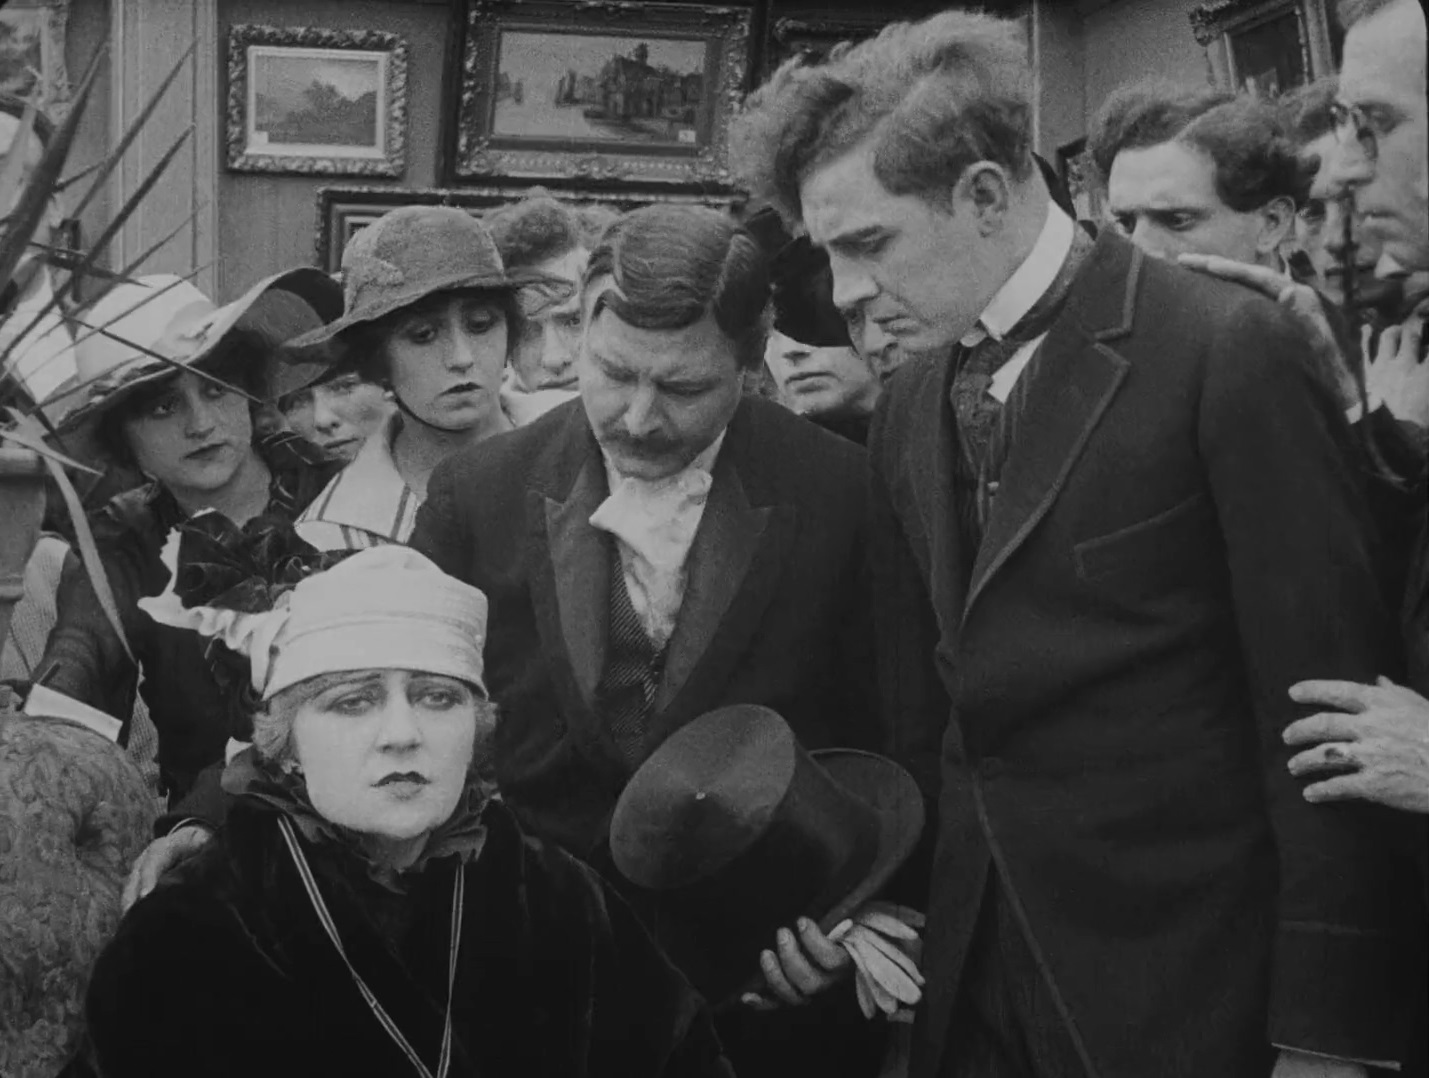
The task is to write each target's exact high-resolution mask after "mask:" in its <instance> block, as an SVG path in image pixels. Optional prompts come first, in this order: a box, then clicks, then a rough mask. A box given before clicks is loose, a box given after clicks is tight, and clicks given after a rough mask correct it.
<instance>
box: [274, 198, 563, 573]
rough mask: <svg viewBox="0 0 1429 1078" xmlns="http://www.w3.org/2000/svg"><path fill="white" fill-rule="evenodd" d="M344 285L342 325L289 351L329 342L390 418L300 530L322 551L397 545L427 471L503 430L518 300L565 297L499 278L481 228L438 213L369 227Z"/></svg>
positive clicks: (454, 213) (524, 274)
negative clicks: (377, 390) (375, 392)
mask: <svg viewBox="0 0 1429 1078" xmlns="http://www.w3.org/2000/svg"><path fill="white" fill-rule="evenodd" d="M342 273H343V286H344V292H345V296H344V299H345V307H346V309H345V312H344V314H343V316H342V317H341V318H339V319H337V320H336V321H334V322H333V323H331V324H330V325H328V326H325V327H323V328H322V329H321V330H318V331H316V332H314V333H310V334H308V335H306V336H305V337H303V338H302V339H301V340H299V341H296V342H294V343H295V344H296V345H299V346H308V345H314V344H318V343H321V342H325V341H336V342H337V343H339V344H340V345H341V346H342V348H343V351H344V352H345V353H346V354H347V355H349V356H351V357H352V360H353V362H354V363H355V364H356V369H357V370H358V371H359V372H360V373H361V374H362V376H363V377H365V378H367V379H368V380H370V381H372V382H376V383H378V384H380V385H384V386H386V388H387V390H388V392H389V394H390V395H391V397H392V399H393V401H394V402H395V403H396V405H397V411H396V412H395V413H394V414H393V415H392V416H391V417H390V418H389V419H388V421H387V423H386V424H385V425H384V426H383V427H381V428H379V430H378V431H377V432H376V433H375V434H373V435H372V436H371V437H369V438H368V440H367V442H366V443H364V445H363V446H362V448H361V449H360V450H359V451H358V453H357V456H356V457H355V458H354V459H353V461H352V463H351V464H349V465H348V466H347V468H346V469H344V470H343V472H342V473H341V474H340V475H339V476H337V477H336V478H335V479H334V480H333V481H332V483H331V484H330V485H329V486H328V488H327V489H326V490H324V491H323V492H322V494H321V495H319V496H318V498H317V499H316V500H315V501H314V502H313V504H312V506H311V507H310V508H309V509H308V511H307V512H306V513H304V514H303V516H302V517H301V518H300V521H299V529H298V530H299V532H300V534H301V535H302V536H303V538H304V539H305V540H307V541H308V542H310V543H312V544H313V545H314V546H317V547H320V548H321V549H324V550H337V549H360V548H363V547H369V546H375V545H378V544H382V543H405V542H406V541H407V538H408V536H410V535H411V533H412V527H413V525H414V524H415V523H416V517H417V509H418V507H419V506H420V505H421V504H422V501H423V499H424V498H425V497H426V493H427V480H428V478H429V477H430V476H431V474H432V470H433V469H434V468H435V467H436V466H437V465H438V464H439V463H441V461H442V460H444V459H445V458H446V457H447V456H449V455H450V454H451V453H453V452H455V451H456V450H457V449H460V448H461V447H463V446H466V445H471V444H473V443H475V442H480V441H482V440H484V439H486V438H489V437H491V436H492V435H494V434H500V433H502V432H504V431H508V430H511V429H512V427H513V426H514V424H513V423H512V421H511V419H510V418H509V417H508V416H507V415H506V413H505V411H503V409H502V403H501V396H500V390H501V381H502V375H503V372H504V370H505V367H506V361H507V357H508V354H509V353H510V352H511V350H512V349H514V348H515V347H516V345H517V342H518V341H519V339H520V332H519V328H520V321H521V312H520V309H519V306H518V303H517V297H518V294H521V293H523V292H525V293H526V294H527V295H529V294H531V293H532V292H533V291H541V290H543V289H549V290H551V291H552V292H558V291H559V290H561V289H562V288H563V287H568V286H563V283H562V282H560V281H559V280H558V279H556V278H552V277H549V276H547V275H545V274H541V273H538V272H535V271H533V270H517V271H513V272H507V271H506V269H505V268H504V267H503V265H502V262H501V255H500V254H499V253H498V251H497V249H496V245H495V243H494V242H493V241H492V238H491V235H490V233H489V232H488V231H487V229H486V227H485V226H484V225H483V224H482V223H481V222H480V221H478V220H476V219H475V218H474V217H472V216H471V215H470V214H467V213H465V212H463V211H461V210H457V209H452V208H450V207H444V206H407V207H403V208H402V209H397V210H393V211H392V212H391V213H388V214H385V215H383V216H382V217H380V218H378V219H377V220H376V221H374V222H373V223H372V224H370V225H368V226H367V227H366V228H364V229H363V230H362V231H361V232H359V233H358V234H357V235H356V236H354V237H353V239H352V241H351V242H350V243H349V244H348V245H347V250H346V251H344V252H343V256H342Z"/></svg>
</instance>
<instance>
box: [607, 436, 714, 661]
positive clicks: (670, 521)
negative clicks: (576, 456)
mask: <svg viewBox="0 0 1429 1078" xmlns="http://www.w3.org/2000/svg"><path fill="white" fill-rule="evenodd" d="M723 443H724V435H723V434H721V435H720V436H719V437H718V438H716V439H715V440H714V441H713V442H711V443H710V445H709V447H708V448H707V449H706V450H705V451H704V452H703V453H701V454H700V455H699V456H698V457H696V458H695V459H694V460H693V461H691V462H690V464H689V465H688V466H687V467H686V468H685V469H684V470H683V471H681V472H679V473H678V474H676V475H672V476H670V477H668V478H666V479H660V480H655V481H653V482H652V481H650V480H646V479H635V478H631V477H629V476H622V475H620V474H619V473H618V472H616V470H615V467H614V465H612V464H611V461H610V458H609V457H606V458H605V473H606V477H607V479H608V481H609V484H610V496H609V497H607V498H606V499H605V501H603V502H601V503H600V507H599V508H598V509H597V510H596V511H595V512H594V513H592V514H591V517H590V523H591V526H592V527H594V528H599V529H600V530H601V531H605V532H609V533H610V534H611V535H613V536H615V538H616V541H617V544H618V546H619V550H620V564H621V567H622V568H623V569H624V571H625V587H626V590H627V591H628V592H629V593H630V604H631V606H633V607H634V608H635V613H636V615H637V616H638V617H639V618H640V624H641V625H642V626H644V629H645V633H646V635H647V636H649V637H650V640H651V642H652V643H654V645H655V646H656V647H657V648H663V647H664V646H665V645H666V644H667V643H669V640H670V637H671V636H672V635H673V634H674V632H675V623H676V621H677V620H678V619H679V617H680V606H681V604H682V603H683V602H684V599H685V579H686V572H685V568H686V562H687V561H688V560H689V555H690V547H691V546H692V545H693V543H694V541H695V533H696V532H697V531H699V527H700V521H701V520H702V519H703V518H704V514H705V503H706V501H708V499H709V493H710V486H711V484H712V482H713V480H712V478H711V475H710V472H711V470H712V469H713V467H714V462H715V458H716V457H717V456H718V455H719V449H720V446H721V445H722V444H723ZM615 583H616V582H615V581H612V582H611V584H612V586H613V585H614V584H615Z"/></svg>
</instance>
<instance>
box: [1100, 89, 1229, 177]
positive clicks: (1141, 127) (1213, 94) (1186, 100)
mask: <svg viewBox="0 0 1429 1078" xmlns="http://www.w3.org/2000/svg"><path fill="white" fill-rule="evenodd" d="M1231 100H1232V95H1231V94H1229V93H1227V92H1226V91H1224V90H1210V89H1204V88H1200V89H1198V88H1191V87H1186V86H1181V85H1178V84H1176V83H1174V82H1167V81H1165V80H1163V79H1141V80H1139V81H1137V82H1131V83H1127V84H1126V85H1124V86H1118V87H1117V88H1116V89H1115V90H1113V91H1112V92H1111V93H1110V94H1108V95H1107V99H1106V100H1105V101H1104V102H1102V107H1101V108H1100V109H1099V110H1098V111H1097V115H1096V118H1095V119H1093V121H1092V129H1091V133H1090V134H1089V135H1088V137H1087V151H1088V152H1089V153H1090V154H1091V158H1092V163H1093V164H1094V165H1096V169H1097V172H1098V173H1099V174H1100V176H1101V180H1102V182H1103V183H1106V182H1107V181H1108V180H1109V179H1110V178H1111V166H1112V162H1113V161H1115V160H1116V155H1117V154H1119V153H1121V152H1122V151H1123V150H1144V149H1146V148H1147V147H1148V146H1160V145H1161V144H1162V143H1164V142H1170V141H1171V140H1172V139H1174V138H1175V137H1176V136H1177V135H1179V134H1180V133H1181V132H1182V131H1183V130H1185V128H1186V125H1187V124H1189V123H1190V122H1191V121H1192V120H1194V119H1195V118H1196V117H1197V116H1200V115H1202V114H1203V113H1205V112H1208V111H1209V110H1211V109H1213V108H1215V107H1216V106H1217V105H1224V104H1226V103H1227V102H1229V101H1231Z"/></svg>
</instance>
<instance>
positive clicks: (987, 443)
mask: <svg viewBox="0 0 1429 1078" xmlns="http://www.w3.org/2000/svg"><path fill="white" fill-rule="evenodd" d="M1091 249H1092V240H1091V239H1090V237H1088V236H1087V234H1086V233H1085V232H1083V231H1082V230H1081V229H1080V228H1078V229H1077V230H1076V232H1075V233H1074V234H1073V238H1072V246H1071V249H1070V250H1069V251H1068V252H1067V257H1066V259H1065V260H1064V261H1063V263H1062V268H1061V269H1060V270H1059V271H1058V273H1057V276H1056V277H1055V278H1054V279H1053V281H1052V284H1051V285H1050V286H1049V287H1048V288H1047V291H1046V292H1044V293H1043V294H1042V296H1041V297H1040V298H1039V299H1038V300H1037V302H1036V303H1034V304H1033V305H1032V308H1031V310H1029V311H1028V312H1027V313H1026V314H1025V315H1023V316H1022V318H1021V319H1020V320H1019V321H1018V322H1017V324H1016V325H1014V326H1013V327H1012V328H1011V329H1010V330H1008V332H1007V334H1006V335H1005V336H1004V337H1003V338H1002V339H1001V340H997V339H994V338H993V337H992V335H991V334H988V335H987V336H985V337H984V338H983V339H982V340H980V341H978V342H977V343H976V344H974V345H970V346H966V347H965V346H962V345H959V346H958V348H957V350H956V351H955V353H954V356H953V362H954V363H956V364H957V370H956V372H955V373H954V375H953V383H952V386H951V388H950V390H949V393H948V397H949V403H950V404H951V406H952V409H953V415H954V417H955V418H956V420H957V429H958V442H959V445H960V447H961V449H962V454H963V462H962V463H963V466H964V478H965V480H966V481H967V489H966V490H965V491H964V495H965V496H964V497H962V498H961V501H962V504H963V511H962V514H961V515H962V517H963V525H964V530H965V532H966V534H967V536H968V538H969V539H970V540H972V542H973V545H974V548H975V547H976V546H977V545H980V544H981V542H982V533H983V529H984V527H986V525H987V518H988V515H989V514H990V513H991V511H992V500H993V497H994V495H995V494H996V491H997V486H998V481H999V478H1000V476H1001V473H1002V464H1003V462H1004V461H1005V460H1006V458H1007V454H1008V452H1009V451H1010V449H1011V446H1012V439H1013V435H1014V433H1015V427H1016V420H1017V413H1018V411H1019V409H1020V406H1021V403H1022V402H1023V401H1025V400H1026V397H1027V389H1028V386H1029V385H1030V384H1031V383H1032V381H1033V379H1034V378H1035V377H1036V374H1037V361H1036V357H1035V356H1034V357H1033V360H1032V362H1031V363H1029V364H1028V366H1027V369H1025V370H1024V371H1023V372H1022V376H1021V378H1019V379H1018V382H1017V386H1016V387H1015V389H1014V392H1013V394H1012V396H1011V397H1010V398H1009V399H1008V407H1007V408H1006V409H1004V407H1003V404H1002V402H1001V401H999V400H998V399H997V398H996V397H994V396H993V395H992V394H991V393H990V392H988V389H989V387H990V386H991V384H992V376H993V375H994V374H996V373H997V372H998V371H999V370H1000V369H1001V368H1002V367H1003V366H1004V365H1005V364H1006V363H1007V362H1008V361H1009V360H1010V359H1012V357H1013V356H1014V355H1015V354H1016V353H1017V351H1018V349H1020V348H1021V347H1022V346H1023V345H1025V344H1027V343H1028V342H1030V341H1034V340H1036V339H1037V338H1038V337H1040V336H1042V335H1043V334H1045V333H1046V332H1047V331H1048V330H1049V329H1050V328H1051V326H1052V323H1053V322H1055V321H1056V319H1057V316H1058V315H1059V314H1061V313H1062V308H1063V307H1064V306H1065V305H1066V301H1067V295H1068V293H1070V292H1071V289H1072V284H1073V282H1074V281H1075V280H1076V276H1077V272H1078V271H1079V270H1080V269H1081V267H1082V263H1083V262H1085V261H1086V258H1087V256H1088V255H1089V254H1090V253H1091Z"/></svg>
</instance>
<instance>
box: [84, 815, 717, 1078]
mask: <svg viewBox="0 0 1429 1078" xmlns="http://www.w3.org/2000/svg"><path fill="white" fill-rule="evenodd" d="M482 820H483V822H484V823H485V825H486V829H487V836H486V841H485V845H484V846H483V848H482V850H481V852H480V854H479V855H478V856H477V857H476V859H475V860H473V861H471V862H469V863H467V864H466V865H465V866H462V865H461V864H460V862H459V861H458V860H457V858H455V857H447V858H438V859H435V860H433V861H432V862H430V863H429V864H427V865H426V866H423V867H422V868H421V869H420V870H419V871H417V872H415V873H413V877H412V878H411V879H410V880H408V881H407V884H406V886H407V897H408V901H409V902H410V908H408V909H407V910H406V911H405V915H404V916H403V917H402V918H401V919H400V922H399V923H400V924H401V925H402V928H401V929H400V930H398V931H396V932H393V931H392V930H391V929H390V928H384V927H383V919H382V918H378V917H375V916H373V915H372V914H373V910H374V909H375V908H377V903H378V902H381V903H387V904H390V902H391V901H392V899H391V898H390V897H388V896H386V895H385V894H384V895H383V896H382V897H380V898H379V899H377V900H374V899H373V897H372V896H373V894H374V891H373V889H374V888H380V887H381V886H382V885H380V884H378V883H376V882H375V881H373V880H371V879H370V878H368V877H367V874H366V871H365V866H364V865H363V864H362V863H361V862H359V861H358V860H357V858H356V857H355V856H354V855H353V854H352V853H351V852H350V851H349V850H348V849H346V848H345V847H340V846H336V845H335V844H322V843H319V844H317V845H316V846H314V845H311V844H309V843H307V842H306V841H304V842H303V845H304V849H305V853H306V854H307V856H308V859H309V862H310V863H311V864H312V866H313V870H314V874H315V875H316V877H317V879H318V885H319V888H320V890H321V891H322V893H323V898H324V900H325V902H326V903H327V905H328V908H329V909H330V910H331V911H332V915H333V919H334V921H335V922H336V924H337V927H338V932H339V934H340V936H341V938H342V940H343V946H344V948H345V949H346V951H347V953H348V955H349V957H350V958H351V959H352V961H353V964H354V966H355V967H356V968H357V969H358V971H359V972H360V973H361V975H362V977H363V979H364V980H365V981H366V982H367V984H368V986H369V987H370V988H371V990H372V992H373V994H374V995H375V996H376V997H377V999H378V1000H379V1002H381V1004H382V1005H383V1007H384V1008H385V1009H386V1010H387V1012H388V1014H389V1015H391V1017H392V1019H393V1021H394V1022H395V1023H396V1024H397V1026H398V1028H399V1029H401V1031H402V1033H403V1035H404V1036H406V1038H407V1039H408V1041H409V1042H410V1043H411V1044H412V1046H413V1048H414V1049H415V1051H416V1052H417V1054H418V1055H419V1056H420V1057H421V1058H422V1060H423V1061H424V1062H425V1063H426V1065H427V1067H428V1069H429V1070H430V1071H431V1072H432V1073H434V1074H435V1073H436V1068H437V1057H438V1054H439V1051H440V1045H441V1040H442V1023H443V1016H444V1013H445V1005H446V1000H447V962H448V953H449V939H450V923H451V902H452V893H453V892H452V885H453V881H454V873H455V872H456V871H464V872H465V873H466V900H465V906H464V908H463V917H464V924H463V929H462V937H461V948H460V953H459V962H458V969H457V974H456V982H455V989H454V991H453V1005H452V1025H453V1052H452V1065H451V1070H450V1075H451V1078H475V1076H477V1075H480V1076H482V1078H608V1076H610V1078H613V1076H616V1075H619V1076H621V1078H657V1076H659V1078H732V1074H733V1072H732V1071H731V1069H730V1067H729V1064H728V1063H727V1062H726V1061H725V1059H724V1057H723V1054H722V1052H721V1050H720V1047H719V1042H718V1039H717V1038H716V1037H715V1035H714V1032H713V1030H712V1028H711V1024H710V1018H709V1014H708V1011H707V1009H706V1007H705V1005H704V1003H703V1001H702V1000H701V999H700V998H699V996H698V995H697V994H696V993H695V992H694V990H693V989H691V988H690V986H689V984H688V983H687V982H686V981H685V980H684V978H683V977H681V976H680V974H679V973H678V972H676V971H675V970H674V968H673V967H671V966H670V965H669V963H668V962H667V961H666V960H665V958H664V957H663V955H661V953H660V952H659V951H658V950H657V949H656V947H655V945H654V944H653V943H652V942H651V941H650V938H649V936H648V935H647V934H646V933H645V931H644V929H642V928H641V926H640V924H639V922H638V921H637V920H636V919H635V917H634V916H633V914H632V913H631V912H630V911H629V909H628V908H627V907H626V906H625V904H624V903H623V902H622V901H621V900H620V899H619V898H618V897H616V896H614V895H612V894H611V893H610V892H609V890H608V889H607V887H606V886H605V885H604V884H602V883H601V881H600V880H599V879H598V878H597V877H596V876H595V874H594V873H592V872H591V871H590V870H589V869H587V868H585V867H584V866H582V865H580V864H579V863H578V862H576V861H575V860H573V859H572V858H570V857H569V856H567V855H566V854H564V853H562V852H561V851H559V850H557V849H555V848H553V847H551V846H548V845H546V844H544V843H542V842H539V841H537V840H534V839H530V838H527V837H525V836H523V835H522V834H521V832H520V829H519V827H518V826H517V824H516V822H515V820H514V819H513V818H512V816H511V814H510V813H509V812H508V811H507V810H506V809H505V808H504V807H503V806H502V805H501V804H500V803H499V802H493V803H491V804H488V805H487V806H486V809H485V810H484V812H483V816H482ZM200 857H201V861H200V863H199V864H198V865H197V866H194V867H193V868H191V869H189V870H187V871H185V872H184V873H183V874H182V875H181V877H180V879H178V880H177V881H174V882H167V883H165V884H164V885H161V886H160V887H159V888H157V889H156V890H155V891H153V892H152V893H151V894H150V895H149V896H148V897H146V898H145V899H143V900H142V901H141V902H139V903H138V904H137V905H136V906H135V907H134V908H133V910H131V911H130V913H129V914H128V915H127V916H126V917H125V919H124V921H123V922H122V924H121V925H120V928H119V932H118V934H117V935H116V936H115V938H114V940H113V942H112V943H111V944H110V945H109V947H108V948H107V949H106V950H105V952H104V954H103V955H102V957H101V958H100V960H99V962H98V964H97V965H96V967H95V970H94V977H93V981H92V983H91V986H90V990H89V997H88V1017H89V1025H90V1034H91V1037H92V1040H93V1044H94V1048H95V1052H96V1054H97V1057H98V1060H99V1064H100V1069H101V1073H103V1074H104V1075H105V1078H130V1076H133V1078H141V1076H142V1078H166V1076H174V1078H179V1076H184V1078H188V1076H191V1075H200V1074H201V1075H204V1076H205V1078H224V1076H232V1078H252V1076H254V1075H263V1076H264V1078H288V1076H291V1078H299V1076H301V1078H309V1076H312V1075H322V1074H331V1075H343V1076H345V1078H346V1076H351V1078H363V1076H372V1078H379V1076H380V1078H397V1076H401V1075H413V1074H415V1073H416V1071H415V1069H414V1068H413V1067H412V1065H411V1063H410V1062H409V1061H408V1060H407V1058H406V1057H405V1056H404V1055H403V1054H402V1053H401V1051H400V1049H399V1048H398V1047H397V1046H396V1043H395V1042H394V1041H393V1040H392V1039H391V1038H390V1037H389V1036H388V1034H387V1033H386V1032H385V1031H384V1030H383V1029H382V1027H381V1026H380V1025H379V1024H378V1022H377V1019H376V1018H375V1017H374V1016H373V1014H372V1012H371V1011H370V1010H369V1009H368V1007H367V1004H366V1003H365V1002H364V1001H363V999H362V997H361V995H359V993H358V990H357V988H356V987H355V985H354V983H353V981H352V979H351V977H350V975H349V973H348V970H347V968H346V967H345V966H344V965H343V963H342V961H341V959H340V958H339V957H338V955H337V952H336V950H335V949H334V947H333V945H332V943H331V941H330V940H329V939H328V937H327V936H326V934H325V933H324V932H323V930H322V927H321V925H320V923H319V921H318V919H317V917H316V915H315V914H314V912H313V909H312V906H311V904H310V902H309V900H308V897H307V894H306V892H305V891H304V890H303V887H302V883H301V881H300V879H299V877H298V874H297V871H296V869H295V867H294V865H293V863H292V861H291V860H290V858H289V854H288V851H287V849H286V847H285V845H284V843H283V839H282V836H281V834H280V832H279V829H278V826H277V819H276V814H275V811H274V810H272V809H269V808H267V807H266V806H257V805H254V804H253V803H251V802H247V801H240V802H239V803H238V804H237V805H236V806H235V807H234V809H233V811H232V812H231V813H230V815H229V820H228V823H227V825H226V828H225V831H224V832H223V833H222V835H221V837H220V839H219V840H218V841H217V842H215V843H214V845H213V847H211V848H210V849H209V850H207V851H205V852H204V853H203V854H202V855H200Z"/></svg>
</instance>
